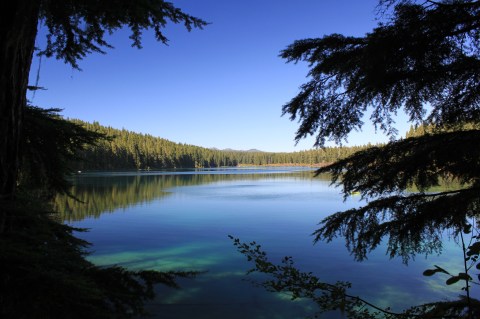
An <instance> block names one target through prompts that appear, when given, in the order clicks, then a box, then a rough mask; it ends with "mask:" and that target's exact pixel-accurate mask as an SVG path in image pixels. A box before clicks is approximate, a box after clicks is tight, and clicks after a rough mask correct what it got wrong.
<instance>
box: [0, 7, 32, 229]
mask: <svg viewBox="0 0 480 319" xmlns="http://www.w3.org/2000/svg"><path fill="white" fill-rule="evenodd" d="M39 8H40V0H14V1H12V0H10V1H8V0H3V1H0V202H1V201H10V200H12V199H13V198H14V196H15V188H16V182H17V174H18V165H19V154H18V150H19V144H20V140H21V129H22V116H23V110H24V108H25V105H26V93H27V85H28V76H29V73H30V64H31V62H32V57H33V51H34V45H35V37H36V35H37V23H38V16H39ZM1 224H2V218H1V216H0V232H1V230H2V225H1Z"/></svg>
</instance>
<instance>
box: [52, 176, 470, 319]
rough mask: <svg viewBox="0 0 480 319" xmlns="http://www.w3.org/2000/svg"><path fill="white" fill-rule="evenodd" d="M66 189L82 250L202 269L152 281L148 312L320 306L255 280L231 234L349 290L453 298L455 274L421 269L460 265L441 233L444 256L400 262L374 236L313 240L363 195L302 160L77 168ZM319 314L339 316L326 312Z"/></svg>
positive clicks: (267, 313)
mask: <svg viewBox="0 0 480 319" xmlns="http://www.w3.org/2000/svg"><path fill="white" fill-rule="evenodd" d="M72 182H73V183H74V187H73V188H72V192H73V194H74V195H75V196H77V197H78V198H79V199H81V200H82V201H83V202H84V203H83V204H82V203H79V202H75V201H73V200H71V199H68V198H65V197H59V198H57V200H56V205H57V209H58V210H59V211H61V212H62V216H63V218H64V220H65V221H66V222H67V223H68V224H70V225H73V226H75V227H82V228H89V229H90V231H89V232H87V233H80V234H78V236H79V237H81V238H84V239H86V240H88V241H89V242H91V243H92V244H93V246H92V254H91V256H90V257H89V259H90V260H91V261H92V262H94V263H95V264H98V265H121V266H124V267H127V268H129V269H154V270H198V271H206V272H205V273H203V274H200V275H199V276H198V277H197V278H195V279H184V280H179V283H180V285H181V287H182V288H181V289H179V290H176V289H170V288H166V287H163V286H160V287H158V298H157V299H156V300H155V301H154V302H153V303H151V304H149V310H150V311H151V312H152V313H153V315H154V316H153V317H154V318H176V319H177V318H305V317H306V316H308V315H312V314H314V312H315V310H316V308H315V306H314V305H312V304H311V303H309V302H308V301H306V300H297V301H290V297H289V296H288V295H285V294H280V293H270V292H266V291H264V290H263V289H262V288H258V287H255V286H254V285H252V283H250V282H248V281H246V279H251V280H254V279H260V277H259V276H254V275H249V276H246V275H245V273H246V271H247V270H248V269H250V268H251V264H249V263H248V262H247V261H246V258H245V257H244V256H243V255H241V254H239V253H238V252H237V251H236V249H235V247H234V246H233V244H232V241H231V240H230V239H229V238H228V235H232V236H234V237H238V238H240V239H241V240H242V241H245V242H250V241H256V242H257V243H259V244H261V245H262V247H263V248H264V250H265V251H266V252H267V253H268V256H269V258H270V259H271V260H272V261H280V259H281V258H282V257H284V256H287V255H288V256H293V258H294V260H295V262H296V265H297V266H298V267H299V268H301V269H302V270H305V271H311V272H313V273H314V274H316V275H317V276H318V277H320V278H321V279H322V280H324V281H326V282H331V283H334V282H336V281H337V280H341V281H349V282H351V283H352V285H353V288H352V291H351V292H352V294H358V295H360V296H362V297H363V298H364V299H367V300H368V301H370V302H372V303H374V304H377V305H379V306H382V307H388V306H389V307H392V308H393V309H394V310H402V309H403V308H406V307H409V306H411V305H415V304H419V303H422V302H430V301H439V300H445V299H448V298H454V297H455V296H457V295H459V294H460V293H461V287H462V285H460V284H458V285H452V286H446V285H445V280H446V279H447V278H445V277H442V276H441V275H436V276H433V277H424V276H422V272H423V271H424V270H425V269H427V268H433V265H439V266H441V267H443V268H445V269H447V270H449V271H451V272H453V273H457V272H461V269H462V268H461V267H462V260H463V259H462V255H461V250H460V248H459V246H458V245H457V244H456V243H455V242H453V241H448V240H446V242H445V243H444V249H443V251H444V252H443V254H442V255H441V256H428V258H425V256H417V257H416V259H415V261H414V262H410V263H409V264H408V266H406V265H404V264H403V263H402V260H401V259H400V258H398V259H390V258H389V257H388V256H386V255H385V249H382V248H379V249H377V250H376V251H375V252H373V253H372V254H370V255H369V258H368V260H366V261H363V262H355V261H354V260H353V257H352V256H351V255H350V254H349V252H348V251H347V250H346V248H345V244H344V241H343V239H341V238H340V239H338V240H335V241H334V242H331V243H328V244H326V243H318V244H316V245H313V237H312V236H311V235H310V234H311V233H312V232H313V231H314V230H315V229H316V225H317V223H318V222H319V221H320V220H321V219H322V218H324V217H326V216H328V215H329V214H331V213H334V212H337V211H341V210H345V209H348V208H351V207H356V206H359V205H361V204H362V203H361V202H360V201H359V198H358V197H356V196H353V197H351V198H350V199H348V200H347V201H343V198H342V196H341V195H340V193H339V189H336V188H333V187H330V186H329V180H328V176H320V177H315V178H314V177H313V172H312V171H310V170H306V169H301V168H272V169H251V168H238V169H213V170H191V171H173V172H168V171H162V172H142V173H138V172H117V173H111V172H110V173H83V174H80V175H77V176H75V177H74V178H73V180H72ZM322 318H341V315H340V314H331V313H330V314H326V315H324V316H322Z"/></svg>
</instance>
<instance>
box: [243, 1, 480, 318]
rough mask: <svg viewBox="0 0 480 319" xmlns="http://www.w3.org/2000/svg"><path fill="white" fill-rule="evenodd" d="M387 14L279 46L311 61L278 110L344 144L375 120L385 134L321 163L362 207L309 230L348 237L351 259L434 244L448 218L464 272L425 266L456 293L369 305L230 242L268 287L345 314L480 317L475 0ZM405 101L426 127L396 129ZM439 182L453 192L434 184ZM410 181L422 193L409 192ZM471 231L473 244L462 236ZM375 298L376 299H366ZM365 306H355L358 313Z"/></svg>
mask: <svg viewBox="0 0 480 319" xmlns="http://www.w3.org/2000/svg"><path fill="white" fill-rule="evenodd" d="M380 9H381V10H380V11H383V12H385V13H389V14H391V18H389V19H388V20H387V21H385V22H383V23H381V24H379V25H378V26H377V27H376V28H375V29H373V30H372V31H371V32H370V33H367V34H366V35H365V36H363V37H350V36H344V35H340V34H331V35H326V36H324V37H322V38H317V39H304V40H298V41H295V42H294V43H293V44H291V45H290V46H288V47H287V48H286V49H285V50H283V51H282V52H281V54H280V55H281V57H282V58H284V59H286V61H287V62H295V63H297V62H307V63H308V65H309V73H308V75H309V79H308V82H307V83H305V84H303V85H302V86H301V89H300V93H299V94H298V95H296V96H295V97H294V98H293V99H292V100H291V101H289V102H288V103H287V104H285V105H284V107H283V113H284V114H285V115H289V116H290V118H291V119H292V120H295V119H298V120H299V122H300V126H299V128H298V130H297V133H296V140H300V139H302V138H304V137H306V136H308V135H315V136H316V142H315V144H316V146H320V147H321V146H324V145H325V143H326V142H327V141H334V142H336V143H342V142H343V141H344V140H345V139H346V137H347V136H348V134H349V133H350V132H351V131H352V130H356V129H360V128H361V127H362V126H363V125H364V117H365V114H366V113H367V112H371V117H370V120H371V121H372V122H373V124H374V125H375V126H376V127H377V128H379V129H380V130H382V131H384V132H385V133H386V134H387V135H389V136H390V137H391V142H390V143H388V144H386V145H384V146H377V147H372V148H368V149H365V150H362V151H360V152H357V153H356V154H354V155H352V156H349V157H347V158H345V159H342V160H339V161H337V162H335V163H333V164H331V165H329V166H327V167H324V168H321V169H319V170H318V172H317V173H318V174H320V173H330V174H332V183H333V184H334V185H336V186H340V187H341V190H342V193H343V195H344V196H345V198H346V197H348V196H350V195H351V194H352V193H360V194H361V196H362V197H363V198H364V199H368V201H366V204H365V206H363V207H360V208H355V209H350V210H347V211H342V212H337V213H335V214H333V215H331V216H329V217H327V218H325V219H324V220H322V221H321V223H320V228H319V229H317V230H316V231H315V233H314V235H315V240H316V241H319V240H326V241H330V240H332V239H333V238H335V237H343V238H345V240H346V244H347V247H348V248H349V249H350V251H351V252H352V253H353V255H354V257H355V258H356V259H357V260H363V259H364V258H365V257H366V256H367V255H368V253H369V252H370V251H371V250H373V249H375V248H376V247H378V246H379V245H380V243H381V242H386V245H387V250H388V253H389V255H390V256H391V257H395V256H401V257H402V258H404V260H405V261H408V259H409V258H410V257H412V256H414V255H415V254H419V253H431V252H439V251H440V250H441V237H442V232H443V231H444V230H445V229H448V230H450V233H451V234H452V236H454V237H456V238H457V239H458V241H459V242H460V243H461V248H462V250H463V253H464V257H465V258H464V260H462V261H461V263H462V264H463V265H464V272H461V273H459V274H451V273H449V272H448V270H445V269H443V268H441V267H439V266H435V268H433V269H428V270H426V271H425V273H424V274H425V275H426V276H431V275H434V274H438V275H444V276H446V277H447V278H448V279H447V280H446V284H447V285H450V284H454V283H457V282H463V290H464V291H465V294H466V295H465V296H463V297H462V298H460V299H459V300H458V301H452V302H438V303H432V304H429V305H422V306H418V307H413V308H412V309H410V310H407V311H405V312H404V313H403V314H395V313H391V312H389V311H383V310H382V309H379V308H376V309H373V311H374V312H376V311H378V310H380V312H377V314H376V315H375V314H372V313H366V312H363V310H362V309H365V308H358V307H359V306H368V307H370V306H372V305H371V304H368V303H365V302H364V301H362V300H360V299H359V298H356V297H353V296H351V295H348V292H347V291H348V285H343V284H341V283H340V284H337V285H328V284H325V283H321V282H319V281H318V278H316V277H314V276H313V275H312V274H311V273H309V274H307V273H302V272H300V271H298V270H297V269H296V268H295V267H294V265H293V261H292V260H291V258H286V259H285V260H284V261H283V264H282V265H281V266H276V265H273V264H271V263H270V262H269V261H268V260H266V257H265V253H264V252H262V251H261V250H260V249H259V248H258V247H259V246H255V245H248V244H242V243H241V242H239V241H238V240H236V241H235V245H236V246H237V247H239V250H240V251H241V252H242V253H244V254H245V255H247V256H248V257H249V259H250V260H254V261H255V263H256V268H255V270H256V271H260V272H266V273H269V274H271V275H273V277H274V279H273V280H272V281H267V282H265V283H264V286H265V287H267V289H271V290H274V291H285V290H287V291H290V292H291V293H293V295H294V297H308V298H312V299H313V300H315V301H316V302H317V303H318V304H319V306H320V309H321V310H331V309H343V310H345V311H346V314H347V317H349V318H376V317H377V316H378V315H382V316H383V317H385V318H418V317H422V318H424V317H428V318H433V317H435V318H478V317H480V306H479V304H480V303H479V302H478V301H475V300H473V299H472V298H471V296H470V290H471V289H472V283H473V278H472V276H470V275H469V272H471V270H472V267H475V266H476V268H477V269H480V264H479V263H478V258H479V253H480V236H479V235H478V231H477V230H476V229H475V228H476V227H477V226H478V225H477V221H476V218H477V216H478V215H479V213H480V211H479V207H480V149H479V147H478V145H479V144H480V130H478V129H476V127H478V124H479V123H480V103H479V101H480V41H479V39H480V1H477V0H439V1H428V0H427V1H414V0H381V1H380ZM400 110H403V111H404V112H405V113H406V114H407V115H408V117H409V121H410V122H411V123H412V124H414V125H419V124H420V125H423V126H424V127H428V128H429V130H427V131H426V133H425V134H417V135H414V136H412V137H409V138H406V139H396V137H397V132H396V129H395V126H394V121H393V116H394V115H395V114H396V113H397V112H398V111H400ZM442 181H454V182H455V184H454V185H456V187H455V188H454V189H451V190H448V191H440V192H429V189H430V188H431V187H434V186H438V185H440V183H441V182H442ZM412 186H415V187H416V189H418V191H417V192H411V191H409V190H410V189H411V187H412ZM465 234H468V235H469V236H471V238H472V240H473V242H472V244H470V245H469V244H468V243H466V241H464V236H465ZM371 309H372V308H371ZM360 310H362V312H360Z"/></svg>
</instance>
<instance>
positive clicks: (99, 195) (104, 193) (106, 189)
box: [54, 171, 323, 222]
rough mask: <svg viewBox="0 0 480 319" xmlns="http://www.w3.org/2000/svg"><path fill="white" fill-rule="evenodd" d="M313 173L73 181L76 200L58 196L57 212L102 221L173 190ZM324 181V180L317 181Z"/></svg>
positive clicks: (80, 178)
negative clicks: (101, 219)
mask: <svg viewBox="0 0 480 319" xmlns="http://www.w3.org/2000/svg"><path fill="white" fill-rule="evenodd" d="M312 174H313V173H312V172H311V171H303V172H295V173H265V174H259V173H250V174H218V173H217V174H179V175H173V174H172V175H147V174H145V175H133V176H83V175H78V176H76V177H75V178H74V180H73V181H72V184H73V186H72V187H71V189H70V192H71V194H72V195H73V196H74V197H75V198H76V199H75V198H72V197H69V196H65V195H57V196H56V198H55V201H54V207H55V210H56V211H58V212H59V213H60V218H61V219H62V220H64V221H69V222H71V221H79V220H82V219H84V218H87V217H99V216H100V215H101V214H103V213H106V212H113V211H115V210H117V209H119V208H120V209H125V208H128V207H130V206H133V205H136V204H139V203H147V202H150V201H153V200H155V199H160V198H163V197H166V196H168V195H169V194H170V192H169V189H172V188H175V187H183V186H196V185H203V184H211V183H218V182H226V181H239V180H261V179H269V180H275V179H285V178H290V179H292V178H295V179H310V178H312ZM316 178H319V179H322V178H323V177H322V176H319V177H316Z"/></svg>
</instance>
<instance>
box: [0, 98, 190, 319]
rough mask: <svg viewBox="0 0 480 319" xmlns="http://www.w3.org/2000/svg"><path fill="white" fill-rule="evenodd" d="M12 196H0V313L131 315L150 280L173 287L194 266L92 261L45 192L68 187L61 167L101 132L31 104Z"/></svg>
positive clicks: (140, 307)
mask: <svg viewBox="0 0 480 319" xmlns="http://www.w3.org/2000/svg"><path fill="white" fill-rule="evenodd" d="M24 125H25V127H26V129H25V131H24V140H23V148H22V149H23V152H22V167H21V172H20V176H21V179H19V189H18V191H17V196H16V198H15V200H5V201H2V202H0V317H1V318H12V319H13V318H25V319H27V318H28V319H32V318H133V317H138V316H141V315H145V314H146V313H145V310H144V304H145V302H146V301H148V300H151V299H153V298H154V297H155V293H154V285H156V284H163V285H167V286H170V287H177V285H176V282H175V279H176V278H178V277H188V278H192V277H193V276H194V275H195V274H196V273H195V272H174V271H172V272H158V271H150V270H145V271H130V270H128V269H125V268H122V267H118V266H112V267H98V266H95V265H93V264H92V263H90V262H89V261H88V260H87V259H86V258H85V257H86V256H87V255H88V247H89V243H87V242H85V241H83V240H81V239H78V238H77V237H75V236H74V232H75V231H85V230H81V229H75V228H72V227H70V226H67V225H64V224H62V223H61V221H60V219H59V218H58V217H57V213H56V212H54V211H53V210H52V209H51V206H50V204H49V199H50V198H51V196H52V195H53V194H55V193H56V192H66V188H65V187H66V182H65V180H64V177H65V174H66V173H67V172H68V171H69V166H68V165H69V163H70V162H71V160H72V159H76V158H77V156H78V152H79V151H81V150H82V149H83V148H84V146H85V145H86V144H92V143H95V141H96V140H97V139H98V138H101V137H102V135H101V134H98V133H94V132H90V131H87V130H85V129H84V128H83V127H82V126H80V125H77V124H74V123H71V122H68V121H65V120H63V119H61V118H60V117H59V116H58V113H57V110H54V109H50V110H41V109H38V108H33V107H29V108H28V109H27V116H26V117H25V124H24Z"/></svg>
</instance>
